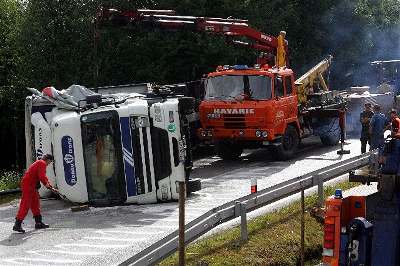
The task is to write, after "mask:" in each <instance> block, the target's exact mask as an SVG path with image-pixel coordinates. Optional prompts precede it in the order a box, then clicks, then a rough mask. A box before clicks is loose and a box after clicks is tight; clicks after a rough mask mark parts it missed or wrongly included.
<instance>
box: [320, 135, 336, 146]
mask: <svg viewBox="0 0 400 266" xmlns="http://www.w3.org/2000/svg"><path fill="white" fill-rule="evenodd" d="M320 139H321V142H322V144H323V145H325V146H335V145H337V144H338V143H339V140H340V134H339V135H325V136H320Z"/></svg>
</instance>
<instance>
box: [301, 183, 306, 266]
mask: <svg viewBox="0 0 400 266" xmlns="http://www.w3.org/2000/svg"><path fill="white" fill-rule="evenodd" d="M304 227H305V226H304V189H303V188H302V189H301V240H300V242H301V243H300V245H301V248H300V249H301V250H300V253H301V254H300V256H301V261H300V265H301V266H304V230H305V228H304Z"/></svg>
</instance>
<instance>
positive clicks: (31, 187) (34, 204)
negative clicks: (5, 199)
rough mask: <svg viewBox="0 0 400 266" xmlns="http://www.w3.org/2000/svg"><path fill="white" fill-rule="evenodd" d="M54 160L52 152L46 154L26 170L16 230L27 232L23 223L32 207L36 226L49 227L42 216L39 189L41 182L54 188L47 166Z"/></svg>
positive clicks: (40, 227) (22, 183)
mask: <svg viewBox="0 0 400 266" xmlns="http://www.w3.org/2000/svg"><path fill="white" fill-rule="evenodd" d="M53 160H54V158H53V156H52V155H50V154H45V155H44V156H43V157H42V159H40V160H37V161H36V162H34V163H33V164H32V165H31V166H30V167H29V168H28V170H27V171H26V172H25V174H24V176H23V177H22V180H21V191H22V196H21V202H20V205H19V209H18V213H17V216H16V218H15V224H14V227H13V230H14V231H17V232H20V233H25V230H24V229H22V227H21V224H22V221H23V220H24V219H25V217H26V215H27V214H28V211H29V209H31V211H32V214H33V218H34V219H35V228H36V229H44V228H48V227H49V225H47V224H45V223H43V222H42V216H41V215H40V201H39V192H38V191H37V189H38V185H39V187H40V182H41V183H42V184H43V185H44V186H45V187H46V188H48V189H54V188H53V187H52V186H51V184H50V183H49V179H48V178H47V176H46V167H47V166H48V165H49V164H50V163H51V162H52V161H53Z"/></svg>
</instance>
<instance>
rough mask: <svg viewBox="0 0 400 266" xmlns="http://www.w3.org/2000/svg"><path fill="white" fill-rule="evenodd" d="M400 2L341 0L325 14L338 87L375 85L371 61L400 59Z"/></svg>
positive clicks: (332, 77) (332, 75)
mask: <svg viewBox="0 0 400 266" xmlns="http://www.w3.org/2000/svg"><path fill="white" fill-rule="evenodd" d="M399 5H400V1H389V0H383V1H372V0H370V1H350V0H342V1H340V2H339V3H338V4H336V5H335V6H334V7H332V8H331V10H330V11H329V12H328V13H327V14H326V15H325V16H324V21H323V24H324V27H325V28H326V30H327V40H326V41H327V45H328V53H331V54H332V55H333V56H334V65H333V66H332V72H331V79H332V82H333V84H332V85H334V87H335V88H338V89H344V88H346V87H350V86H361V85H369V86H374V85H375V83H376V72H375V70H374V68H372V67H371V66H370V65H369V64H368V62H371V61H375V60H392V59H400V15H399V14H398V12H400V8H399ZM388 10H389V11H391V12H389V11H388ZM396 14H397V15H396ZM374 72H375V73H374Z"/></svg>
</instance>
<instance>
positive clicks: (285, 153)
mask: <svg viewBox="0 0 400 266" xmlns="http://www.w3.org/2000/svg"><path fill="white" fill-rule="evenodd" d="M299 143H300V137H299V134H298V133H297V130H296V128H295V127H294V126H291V125H289V126H288V127H287V128H286V130H285V134H284V135H283V136H282V140H281V144H280V145H279V146H278V147H277V157H278V159H279V160H283V161H285V160H289V159H291V158H292V157H293V156H294V153H295V152H296V150H297V148H298V147H299Z"/></svg>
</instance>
